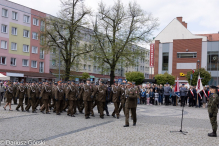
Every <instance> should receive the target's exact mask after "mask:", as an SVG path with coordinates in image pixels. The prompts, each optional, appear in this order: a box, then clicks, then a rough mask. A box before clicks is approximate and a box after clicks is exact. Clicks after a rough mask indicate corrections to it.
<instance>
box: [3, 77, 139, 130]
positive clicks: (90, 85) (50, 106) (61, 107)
mask: <svg viewBox="0 0 219 146" xmlns="http://www.w3.org/2000/svg"><path fill="white" fill-rule="evenodd" d="M139 93H140V91H139V89H138V88H137V86H135V85H134V84H133V83H131V82H128V83H127V84H120V85H118V82H115V84H114V85H112V86H109V85H107V84H104V83H103V82H102V81H99V82H98V83H96V84H94V82H91V81H90V79H87V80H86V82H85V83H84V82H83V83H77V82H75V81H68V82H62V81H59V82H57V83H56V82H54V83H52V82H49V81H44V82H30V83H24V82H20V83H19V84H18V83H17V82H14V83H12V82H8V86H7V88H6V97H7V104H6V105H5V106H4V107H3V108H4V109H5V110H6V107H7V106H8V105H9V110H10V111H12V109H11V102H12V100H13V103H14V104H16V105H17V107H16V110H17V111H20V110H21V111H22V112H25V111H26V112H30V110H31V111H32V113H36V111H37V110H38V109H39V110H40V112H41V113H43V114H50V113H51V112H52V111H53V112H54V113H56V115H61V114H64V112H66V115H67V116H70V117H75V116H76V115H77V114H78V113H81V114H84V115H85V119H89V118H90V116H93V117H95V115H94V111H93V109H94V108H95V107H96V106H97V109H98V113H99V116H100V118H101V119H104V115H105V114H104V111H105V112H106V115H107V116H110V115H109V111H108V107H107V104H108V103H109V102H110V101H111V102H113V103H114V107H115V108H114V111H113V112H112V117H114V118H117V119H119V117H120V112H121V111H123V112H124V115H125V116H126V120H125V125H124V127H128V126H129V111H130V112H131V116H132V119H133V126H135V125H136V122H137V118H136V107H137V98H139ZM24 106H25V107H24ZM83 111H84V112H83Z"/></svg>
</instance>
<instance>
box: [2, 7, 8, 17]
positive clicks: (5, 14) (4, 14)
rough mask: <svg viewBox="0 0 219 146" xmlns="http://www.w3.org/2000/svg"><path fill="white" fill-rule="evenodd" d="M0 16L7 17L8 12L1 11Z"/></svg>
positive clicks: (5, 10)
mask: <svg viewBox="0 0 219 146" xmlns="http://www.w3.org/2000/svg"><path fill="white" fill-rule="evenodd" d="M2 16H3V17H8V10H7V9H2Z"/></svg>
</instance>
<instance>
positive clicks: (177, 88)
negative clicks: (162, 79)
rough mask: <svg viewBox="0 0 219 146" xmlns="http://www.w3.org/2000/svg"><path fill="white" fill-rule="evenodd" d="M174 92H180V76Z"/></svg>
mask: <svg viewBox="0 0 219 146" xmlns="http://www.w3.org/2000/svg"><path fill="white" fill-rule="evenodd" d="M174 92H179V78H178V77H177V81H176V86H175V89H174Z"/></svg>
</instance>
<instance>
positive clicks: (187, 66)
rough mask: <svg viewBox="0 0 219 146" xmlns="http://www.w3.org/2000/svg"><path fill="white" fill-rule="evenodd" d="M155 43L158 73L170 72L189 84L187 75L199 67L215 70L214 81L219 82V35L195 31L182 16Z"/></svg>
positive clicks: (156, 72) (155, 62)
mask: <svg viewBox="0 0 219 146" xmlns="http://www.w3.org/2000/svg"><path fill="white" fill-rule="evenodd" d="M152 43H153V44H155V45H154V75H156V74H163V73H165V72H167V73H169V74H172V75H174V76H175V77H176V78H177V77H179V80H180V82H181V83H186V82H187V81H186V77H185V74H186V73H187V72H188V71H191V70H192V69H197V68H198V67H199V68H205V69H206V70H208V71H209V72H210V73H211V75H212V80H211V81H210V84H215V85H216V84H219V80H218V75H219V72H218V70H219V59H218V57H219V34H198V35H197V34H196V35H195V34H192V33H191V32H190V31H189V30H188V29H187V23H186V22H184V21H182V17H177V18H175V19H173V20H172V21H171V22H170V23H169V24H168V25H167V26H166V27H165V28H164V30H162V31H161V32H160V33H159V34H158V35H157V36H156V38H155V39H154V40H153V42H152Z"/></svg>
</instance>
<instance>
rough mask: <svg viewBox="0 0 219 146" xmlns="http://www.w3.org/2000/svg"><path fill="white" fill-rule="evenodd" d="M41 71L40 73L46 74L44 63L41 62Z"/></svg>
mask: <svg viewBox="0 0 219 146" xmlns="http://www.w3.org/2000/svg"><path fill="white" fill-rule="evenodd" d="M39 71H40V73H44V62H40V68H39Z"/></svg>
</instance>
